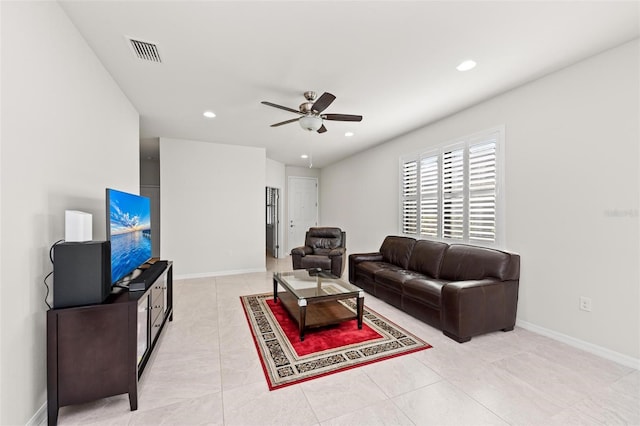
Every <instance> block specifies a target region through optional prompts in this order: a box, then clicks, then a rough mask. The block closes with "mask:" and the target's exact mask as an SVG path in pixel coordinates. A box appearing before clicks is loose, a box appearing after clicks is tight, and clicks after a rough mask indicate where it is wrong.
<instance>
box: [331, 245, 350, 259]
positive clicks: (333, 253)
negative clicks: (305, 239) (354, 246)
mask: <svg viewBox="0 0 640 426" xmlns="http://www.w3.org/2000/svg"><path fill="white" fill-rule="evenodd" d="M346 252H347V249H346V248H344V247H337V248H334V249H332V250H331V251H330V252H329V257H336V256H344V254H345V253H346Z"/></svg>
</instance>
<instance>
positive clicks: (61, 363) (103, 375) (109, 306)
mask: <svg viewBox="0 0 640 426" xmlns="http://www.w3.org/2000/svg"><path fill="white" fill-rule="evenodd" d="M162 265H163V267H162V269H163V271H162V272H161V273H160V275H159V276H157V278H156V279H151V280H148V281H150V282H145V290H141V291H129V290H126V289H124V290H122V291H121V292H119V293H115V294H111V295H110V296H109V297H108V298H107V299H106V300H105V301H104V303H101V304H97V305H89V306H80V307H72V308H62V309H50V310H49V311H47V416H48V424H49V425H50V426H52V425H56V424H57V422H58V410H59V408H60V407H64V406H66V405H74V404H82V403H85V402H89V401H93V400H96V399H100V398H106V397H108V396H113V395H119V394H123V393H128V394H129V405H130V406H131V410H132V411H133V410H137V409H138V378H139V377H140V376H141V375H142V372H143V371H144V368H145V366H146V364H147V361H148V360H149V357H150V356H151V353H152V352H153V350H154V348H155V346H156V342H157V340H158V337H159V335H160V333H161V332H162V330H163V329H164V326H165V324H166V322H167V321H172V320H173V263H172V262H166V266H165V265H164V262H162Z"/></svg>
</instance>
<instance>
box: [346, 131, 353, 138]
mask: <svg viewBox="0 0 640 426" xmlns="http://www.w3.org/2000/svg"><path fill="white" fill-rule="evenodd" d="M344 135H345V136H346V137H348V138H350V137H351V136H353V135H354V133H353V132H347V133H345V134H344Z"/></svg>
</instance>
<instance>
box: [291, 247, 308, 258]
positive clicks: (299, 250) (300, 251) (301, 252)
mask: <svg viewBox="0 0 640 426" xmlns="http://www.w3.org/2000/svg"><path fill="white" fill-rule="evenodd" d="M312 253H313V249H312V248H311V247H307V246H302V247H296V248H294V249H292V250H291V254H292V255H298V256H306V255H308V254H312Z"/></svg>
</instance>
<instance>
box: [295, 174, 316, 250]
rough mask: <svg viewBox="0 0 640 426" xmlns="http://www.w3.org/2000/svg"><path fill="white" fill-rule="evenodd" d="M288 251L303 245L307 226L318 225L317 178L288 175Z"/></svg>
mask: <svg viewBox="0 0 640 426" xmlns="http://www.w3.org/2000/svg"><path fill="white" fill-rule="evenodd" d="M288 200H289V224H288V225H289V228H288V229H289V236H288V244H289V247H288V251H291V249H293V248H295V247H299V246H302V245H304V236H305V233H306V232H307V231H308V230H309V228H311V227H313V226H317V225H318V180H317V179H316V178H309V177H293V176H290V177H289V190H288Z"/></svg>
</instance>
